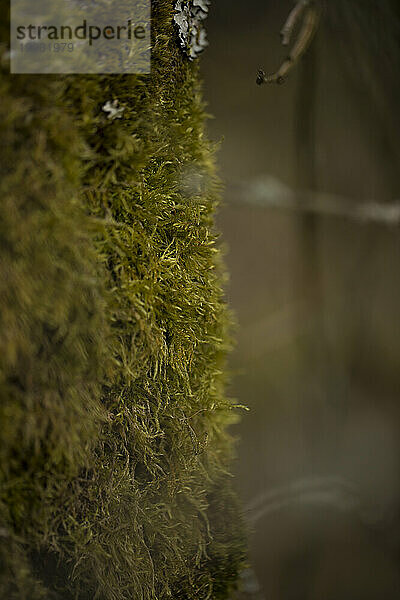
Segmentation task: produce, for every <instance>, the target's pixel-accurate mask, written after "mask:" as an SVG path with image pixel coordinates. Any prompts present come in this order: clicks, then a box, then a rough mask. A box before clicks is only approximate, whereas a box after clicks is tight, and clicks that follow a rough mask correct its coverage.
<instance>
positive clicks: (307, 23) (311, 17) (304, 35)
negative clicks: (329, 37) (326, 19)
mask: <svg viewBox="0 0 400 600" xmlns="http://www.w3.org/2000/svg"><path fill="white" fill-rule="evenodd" d="M303 15H304V18H303V23H302V27H301V30H300V33H299V35H298V37H297V39H296V41H295V43H294V45H293V48H292V50H291V51H290V53H289V56H288V57H287V58H286V59H285V60H284V61H283V63H282V64H281V66H280V67H279V69H278V70H277V71H276V72H275V73H273V74H272V75H266V74H265V72H264V71H263V70H260V71H259V72H258V75H257V79H256V82H257V84H258V85H262V84H263V83H277V84H282V83H284V82H285V80H286V77H287V75H288V74H289V72H290V71H291V70H292V69H293V67H294V66H295V65H296V64H297V62H298V61H299V60H300V58H301V57H302V56H303V54H304V53H305V52H306V50H307V49H308V48H309V46H310V44H311V42H312V39H313V37H314V35H315V32H316V31H317V28H318V22H319V13H318V11H317V9H316V8H315V6H314V3H313V2H310V0H298V2H297V4H296V6H295V7H294V8H293V10H292V11H291V13H290V14H289V17H288V19H287V21H286V23H285V25H284V26H283V29H282V31H281V36H282V44H283V45H284V46H287V45H288V44H289V41H290V39H291V37H292V33H293V30H294V27H295V25H296V24H297V23H298V21H299V20H300V18H301V17H302V16H303Z"/></svg>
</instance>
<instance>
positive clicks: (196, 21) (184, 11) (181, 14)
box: [174, 0, 211, 60]
mask: <svg viewBox="0 0 400 600" xmlns="http://www.w3.org/2000/svg"><path fill="white" fill-rule="evenodd" d="M210 2H211V0H177V2H176V4H175V12H176V14H175V16H174V21H175V23H176V24H177V26H178V29H179V42H180V45H181V48H182V50H183V51H184V52H185V54H187V56H188V57H189V59H190V60H194V59H195V58H197V57H198V56H199V54H200V53H201V52H202V51H203V50H204V49H205V48H206V47H207V46H208V41H207V34H206V30H205V28H204V21H205V19H206V18H207V16H208V7H209V6H210Z"/></svg>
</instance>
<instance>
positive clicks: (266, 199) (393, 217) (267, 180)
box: [227, 176, 400, 227]
mask: <svg viewBox="0 0 400 600" xmlns="http://www.w3.org/2000/svg"><path fill="white" fill-rule="evenodd" d="M227 197H229V198H230V200H231V201H232V202H234V203H236V204H252V205H257V206H260V207H263V208H275V209H278V210H287V211H293V212H300V213H311V214H316V215H320V216H322V217H337V218H345V219H349V220H351V221H355V222H358V223H360V224H362V223H377V224H381V225H388V226H392V227H394V226H398V225H399V224H400V201H398V200H395V201H392V202H385V203H378V202H375V201H370V200H366V201H364V202H361V203H359V202H358V203H356V202H355V201H354V200H352V199H351V198H343V197H341V196H337V195H334V194H327V193H323V192H310V191H307V190H304V191H300V192H298V191H295V190H292V189H291V188H290V187H288V186H286V185H285V184H284V183H282V182H280V181H279V180H277V179H275V178H274V177H271V176H264V177H260V178H257V179H254V180H252V181H249V182H245V183H240V184H236V185H232V186H228V190H227Z"/></svg>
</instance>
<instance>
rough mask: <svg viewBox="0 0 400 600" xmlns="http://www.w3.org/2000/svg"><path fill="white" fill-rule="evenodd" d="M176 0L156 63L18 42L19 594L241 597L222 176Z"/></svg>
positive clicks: (12, 193) (13, 222) (13, 131)
mask: <svg viewBox="0 0 400 600" xmlns="http://www.w3.org/2000/svg"><path fill="white" fill-rule="evenodd" d="M172 4H173V3H172V2H169V1H166V0H163V1H161V0H160V1H159V2H153V6H152V9H153V16H152V21H153V23H152V24H153V59H152V74H151V75H149V76H126V75H120V76H119V75H114V76H108V77H103V76H99V77H94V76H79V77H77V76H74V77H73V76H65V77H51V76H10V75H8V74H7V71H8V65H7V64H6V63H5V61H4V60H3V70H2V74H1V80H0V86H1V90H0V93H1V96H2V100H3V101H2V104H1V115H0V122H1V128H2V132H1V140H2V152H1V154H2V157H1V167H0V169H1V188H0V193H1V197H2V202H1V204H0V213H1V214H0V244H1V266H0V295H1V298H0V327H1V332H2V333H1V338H0V400H1V408H0V420H1V422H0V426H1V431H2V436H1V441H0V469H1V473H0V477H1V493H0V553H1V554H0V556H1V558H2V570H1V571H0V592H1V593H0V596H1V597H7V598H26V599H28V598H29V599H36V598H46V599H48V598H79V599H83V598H87V599H89V598H90V599H92V598H103V599H107V600H108V599H110V600H111V599H112V600H122V599H127V598H132V599H135V600H136V599H137V600H139V599H140V600H142V599H143V600H150V599H156V598H157V599H159V600H161V599H164V598H174V599H182V600H183V599H185V600H189V599H193V600H194V599H196V600H202V599H204V600H205V599H206V598H207V599H208V598H215V599H218V598H226V597H227V596H228V593H229V589H230V588H231V587H232V586H233V585H234V583H235V580H236V576H237V572H238V569H239V567H240V565H241V563H242V561H243V534H242V529H241V524H240V515H239V509H238V507H237V504H236V500H235V498H234V495H233V493H232V491H231V489H230V488H231V484H230V478H229V476H228V475H227V470H228V468H229V461H230V458H231V445H232V442H231V439H230V437H229V435H228V433H227V427H228V425H229V424H230V423H231V422H232V421H233V420H234V419H235V415H234V411H233V410H232V406H231V403H230V401H229V399H227V398H226V397H225V395H224V383H225V381H224V379H225V378H224V371H225V356H226V351H227V349H228V347H229V336H228V328H229V315H228V312H227V309H226V306H225V303H224V300H223V292H222V287H221V284H222V281H223V266H222V265H221V263H220V251H219V249H218V246H217V243H216V242H217V235H216V232H215V231H214V223H213V219H214V211H215V208H216V205H217V201H218V188H219V184H218V181H217V179H216V176H215V171H214V157H213V148H212V147H211V146H210V144H209V143H208V142H207V140H206V139H205V138H204V107H203V104H202V100H201V90H200V88H199V84H198V73H197V68H196V66H193V64H192V63H189V61H187V60H186V59H185V58H184V57H183V56H182V55H181V53H180V51H179V48H178V45H177V42H176V36H175V31H174V29H173V25H172V15H173V6H172ZM1 5H2V8H4V6H5V2H1ZM114 99H117V100H118V102H119V106H121V107H123V108H124V112H123V114H122V118H121V119H116V120H109V119H107V115H106V113H105V112H104V111H103V110H102V107H103V106H104V104H105V103H106V102H107V101H108V100H111V101H112V100H114Z"/></svg>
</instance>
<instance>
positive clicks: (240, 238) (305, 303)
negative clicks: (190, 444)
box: [202, 0, 400, 600]
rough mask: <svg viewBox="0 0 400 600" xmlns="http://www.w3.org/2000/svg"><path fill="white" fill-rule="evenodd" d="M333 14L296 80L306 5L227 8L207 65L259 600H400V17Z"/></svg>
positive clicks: (372, 0)
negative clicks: (260, 76) (261, 80)
mask: <svg viewBox="0 0 400 600" xmlns="http://www.w3.org/2000/svg"><path fill="white" fill-rule="evenodd" d="M325 4H326V5H325V6H324V7H323V12H322V17H321V22H320V26H319V29H318V33H317V35H316V37H315V39H314V41H313V44H312V47H311V48H310V49H309V51H308V52H307V54H306V55H305V57H304V58H303V59H302V61H301V63H300V64H299V65H297V66H296V68H295V69H294V70H293V71H292V73H291V74H290V76H289V78H288V80H287V82H286V83H285V84H284V85H282V86H268V85H264V86H261V87H258V86H256V84H255V78H256V74H257V70H258V69H259V68H260V67H262V68H264V70H265V71H266V72H267V73H272V72H273V71H275V70H276V69H277V67H278V66H279V64H280V62H281V61H282V60H283V59H284V58H285V56H286V55H287V50H285V49H284V48H282V46H281V45H280V37H279V31H280V29H281V27H282V25H283V23H284V21H285V20H286V18H287V15H288V13H289V11H290V10H291V8H292V7H293V2H292V1H290V0H249V1H248V2H242V1H239V0H218V1H216V2H213V4H212V7H211V10H210V17H209V19H208V25H207V28H208V38H209V42H210V47H209V48H208V49H207V52H206V53H205V54H204V56H203V58H202V71H203V79H204V82H205V97H206V99H207V101H208V108H209V112H210V113H211V114H212V115H213V117H214V118H213V119H212V120H211V121H210V122H209V136H210V137H211V139H212V140H215V141H222V144H221V148H220V151H219V165H220V173H221V176H222V178H223V180H224V183H225V188H226V189H225V198H224V206H223V207H222V209H221V211H220V214H219V227H220V229H221V230H222V238H223V241H224V243H226V245H227V248H228V252H227V256H226V261H227V264H228V268H229V271H230V276H231V280H230V284H229V288H228V299H229V302H230V304H231V306H232V308H233V309H234V311H235V313H236V318H237V321H238V329H237V347H236V350H235V352H234V354H233V355H232V358H231V369H232V371H233V373H234V382H233V386H232V389H231V394H232V395H233V396H234V397H235V398H236V399H237V402H238V403H240V404H245V405H247V406H248V407H249V408H250V411H249V412H248V413H245V414H244V416H243V418H242V421H241V423H240V425H238V426H237V427H236V429H235V431H234V434H235V435H236V436H237V437H238V445H237V453H238V458H237V461H236V467H235V470H236V484H237V486H238V489H239V493H240V495H241V498H242V500H243V503H244V506H245V507H246V514H247V517H248V520H249V526H250V547H251V560H252V570H248V571H246V572H245V573H244V574H243V594H242V596H241V597H243V598H246V599H253V600H263V599H264V600H267V599H268V600H292V599H296V600H303V599H304V600H314V599H315V600H316V599H322V598H323V599H326V600H328V599H332V600H339V599H340V600H347V599H348V600H358V599H360V600H361V599H362V600H365V599H371V600H372V599H373V600H375V599H376V600H378V599H379V600H381V599H397V598H400V569H399V558H400V518H399V516H400V512H399V506H400V468H399V466H400V465H399V462H400V452H399V450H400V435H399V433H400V419H399V417H400V404H399V390H400V369H399V366H400V319H399V308H400V268H399V266H400V260H399V259H400V236H399V222H400V208H399V206H400V205H399V202H398V201H399V200H400V175H399V169H400V148H399V133H400V129H399V120H400V111H399V108H400V34H399V32H400V6H399V2H398V0H380V1H378V0H330V2H326V3H325Z"/></svg>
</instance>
